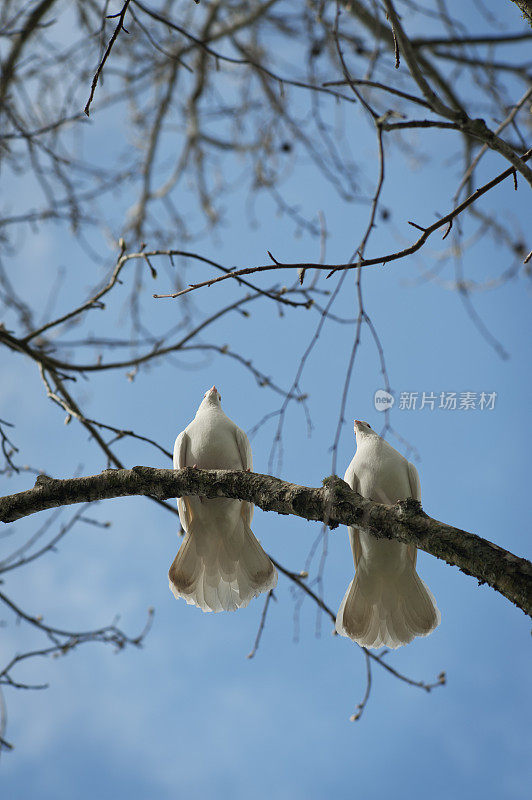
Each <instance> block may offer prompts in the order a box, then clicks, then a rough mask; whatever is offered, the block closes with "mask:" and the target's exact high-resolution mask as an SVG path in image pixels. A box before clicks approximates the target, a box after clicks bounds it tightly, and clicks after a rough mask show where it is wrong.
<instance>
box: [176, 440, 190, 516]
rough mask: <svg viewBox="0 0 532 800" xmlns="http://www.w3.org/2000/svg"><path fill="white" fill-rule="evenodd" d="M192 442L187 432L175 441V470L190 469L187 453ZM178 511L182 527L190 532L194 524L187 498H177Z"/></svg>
mask: <svg viewBox="0 0 532 800" xmlns="http://www.w3.org/2000/svg"><path fill="white" fill-rule="evenodd" d="M189 444H190V440H189V438H188V433H187V432H186V430H185V431H181V433H180V434H179V436H178V437H177V439H176V440H175V445H174V469H183V467H188V466H189V465H188V464H187V453H188V449H189ZM177 510H178V511H179V519H180V521H181V525H182V526H183V529H184V530H185V531H188V529H189V528H190V523H191V522H192V507H191V505H190V502H189V501H188V498H186V497H178V498H177Z"/></svg>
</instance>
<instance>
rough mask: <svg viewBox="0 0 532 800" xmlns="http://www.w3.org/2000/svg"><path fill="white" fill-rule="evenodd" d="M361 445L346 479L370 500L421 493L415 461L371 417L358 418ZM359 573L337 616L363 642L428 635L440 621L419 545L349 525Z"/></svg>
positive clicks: (397, 643)
mask: <svg viewBox="0 0 532 800" xmlns="http://www.w3.org/2000/svg"><path fill="white" fill-rule="evenodd" d="M355 433H356V438H357V451H356V453H355V456H354V458H353V460H352V461H351V463H350V465H349V467H348V468H347V471H346V473H345V481H346V482H347V483H348V484H349V485H350V486H351V488H352V489H354V490H355V491H356V492H358V493H359V494H361V495H362V496H363V497H367V498H369V499H370V500H375V501H377V502H379V503H385V504H386V505H393V503H395V502H396V501H397V500H403V499H406V498H408V497H413V498H414V499H416V500H420V499H421V488H420V483H419V476H418V473H417V470H416V468H415V466H414V465H413V464H410V463H409V462H408V461H407V460H406V458H404V457H403V456H402V455H401V454H400V453H398V452H397V450H395V449H394V448H393V447H392V446H391V445H390V444H388V442H385V441H384V439H381V437H380V436H378V434H376V433H375V431H373V430H371V428H370V427H369V425H367V423H363V422H359V421H358V420H356V421H355ZM349 538H350V541H351V548H352V551H353V558H354V561H355V567H356V575H355V577H354V578H353V580H352V581H351V583H350V584H349V586H348V588H347V591H346V593H345V595H344V598H343V600H342V603H341V605H340V608H339V610H338V614H337V617H336V630H337V631H338V633H339V634H341V635H342V636H347V637H349V638H350V639H353V640H354V641H355V642H358V644H360V645H362V646H363V647H390V648H396V647H401V645H405V644H408V642H411V641H412V639H414V637H416V636H427V635H428V634H429V633H431V632H432V631H433V630H434V629H435V628H436V627H437V626H438V625H439V623H440V620H441V615H440V612H439V611H438V608H437V606H436V602H435V600H434V597H433V595H432V594H431V592H430V591H429V589H428V587H427V586H426V584H425V583H424V582H423V581H422V580H421V578H420V577H419V575H418V574H417V572H416V566H415V565H416V550H415V548H414V547H412V546H410V545H406V544H402V543H401V542H392V541H386V540H383V539H377V538H376V537H374V536H371V535H370V534H367V533H365V532H364V531H362V530H360V529H358V528H351V527H350V528H349Z"/></svg>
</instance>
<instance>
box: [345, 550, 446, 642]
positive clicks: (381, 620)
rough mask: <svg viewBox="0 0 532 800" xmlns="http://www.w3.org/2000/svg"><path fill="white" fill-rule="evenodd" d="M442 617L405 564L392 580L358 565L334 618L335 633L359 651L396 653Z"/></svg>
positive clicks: (425, 586)
mask: <svg viewBox="0 0 532 800" xmlns="http://www.w3.org/2000/svg"><path fill="white" fill-rule="evenodd" d="M440 620H441V615H440V612H439V610H438V607H437V606H436V601H435V599H434V596H433V595H432V593H431V592H430V590H429V589H428V587H427V585H426V584H425V582H424V581H422V580H421V578H420V577H419V575H418V574H417V572H416V570H415V568H414V567H413V566H412V565H411V564H408V565H406V566H405V569H404V570H403V571H402V572H401V573H400V574H399V575H394V576H390V575H388V576H386V577H378V578H376V577H375V576H374V575H372V574H371V573H370V572H368V571H366V570H365V569H364V568H363V567H362V568H361V564H360V563H359V568H358V569H357V573H356V575H355V577H354V578H353V580H352V581H351V583H350V584H349V586H348V589H347V592H346V593H345V596H344V599H343V600H342V603H341V605H340V608H339V610H338V615H337V617H336V630H337V632H338V633H339V634H340V635H341V636H347V637H349V638H350V639H353V640H354V641H355V642H357V643H358V644H359V645H361V646H362V647H389V648H391V649H395V648H397V647H401V646H402V645H405V644H408V643H409V642H411V641H412V639H414V637H416V636H427V635H428V634H429V633H431V632H432V631H433V630H434V629H435V628H436V627H437V626H438V625H439V624H440Z"/></svg>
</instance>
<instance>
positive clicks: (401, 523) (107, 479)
mask: <svg viewBox="0 0 532 800" xmlns="http://www.w3.org/2000/svg"><path fill="white" fill-rule="evenodd" d="M130 495H144V496H149V497H155V498H157V499H159V500H166V499H168V498H170V497H183V496H184V495H200V496H202V497H209V498H212V497H231V498H235V499H240V500H247V501H248V502H251V503H254V504H255V505H257V506H259V508H262V509H263V510H264V511H275V512H277V513H278V514H293V515H295V516H298V517H303V518H304V519H307V520H316V521H320V522H325V523H327V524H328V525H329V527H331V528H335V527H337V526H338V525H340V524H342V525H356V526H358V527H359V528H361V529H363V530H366V531H367V532H368V533H372V534H373V535H374V536H376V537H378V538H381V539H398V540H399V541H401V542H406V543H409V544H414V545H415V546H416V547H419V548H420V549H421V550H424V551H425V552H426V553H430V554H431V555H433V556H435V557H436V558H439V559H441V560H443V561H446V562H447V563H448V564H452V565H454V566H457V567H459V568H460V569H461V570H462V572H465V573H466V574H467V575H472V576H473V577H475V578H477V579H478V580H479V582H480V583H487V584H489V585H490V586H491V587H492V588H493V589H495V590H496V591H498V592H500V594H502V595H504V596H505V597H506V598H507V599H508V600H510V601H511V602H512V603H514V604H515V605H516V606H518V608H521V609H522V610H523V611H524V612H525V613H526V614H528V615H529V616H532V564H531V563H530V562H529V561H527V560H526V559H524V558H519V557H518V556H515V555H513V554H512V553H509V552H508V551H507V550H504V549H503V548H502V547H498V546H497V545H495V544H492V543H491V542H488V541H486V540H485V539H482V538H480V537H479V536H476V535H475V534H472V533H467V532H466V531H463V530H460V529H459V528H453V527H452V526H450V525H446V524H445V523H443V522H439V521H438V520H435V519H432V518H431V517H429V516H428V515H427V514H425V512H424V511H423V510H422V508H421V505H420V503H418V502H416V501H415V500H401V501H400V502H398V503H396V504H395V505H394V506H391V507H390V506H384V505H381V504H380V503H374V502H372V501H371V500H366V499H365V498H363V497H361V496H360V495H358V494H357V493H356V492H353V491H352V490H351V489H350V488H349V486H348V485H347V484H346V483H345V482H344V481H342V480H340V478H337V477H335V476H332V477H330V478H326V479H325V480H324V482H323V488H309V487H306V486H298V485H296V484H293V483H287V482H286V481H282V480H279V478H275V477H272V476H270V475H260V474H258V473H246V472H240V471H236V470H200V469H193V468H190V467H187V468H185V469H182V470H175V471H174V470H171V469H154V468H153V467H133V468H132V469H117V470H113V469H111V470H105V471H104V472H102V473H100V474H99V475H91V476H88V477H84V478H67V479H64V480H56V479H53V478H49V477H47V476H42V475H41V476H39V477H38V478H37V480H36V482H35V486H34V488H33V489H29V490H28V491H25V492H19V493H18V494H14V495H9V496H7V497H3V498H0V521H1V522H13V521H14V520H17V519H21V518H22V517H26V516H29V515H30V514H35V513H36V512H38V511H43V510H44V509H48V508H56V507H58V506H63V505H70V504H72V503H82V502H83V503H85V502H88V501H92V500H102V499H108V498H112V497H125V496H130Z"/></svg>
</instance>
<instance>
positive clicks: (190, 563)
mask: <svg viewBox="0 0 532 800" xmlns="http://www.w3.org/2000/svg"><path fill="white" fill-rule="evenodd" d="M168 578H169V583H170V589H171V590H172V593H173V595H174V597H182V598H183V599H184V600H186V602H187V603H189V604H190V605H195V606H198V607H199V608H201V609H202V611H213V612H215V613H217V612H219V611H236V609H238V608H244V607H245V606H247V605H248V603H249V601H250V600H251V599H252V598H253V597H257V596H258V595H259V594H261V592H266V591H269V590H270V589H273V588H274V587H275V586H276V585H277V570H276V569H275V567H274V566H273V564H272V562H271V561H270V559H269V558H268V556H267V555H266V553H265V552H264V550H263V549H262V547H261V545H260V543H259V541H258V539H256V537H255V536H254V534H253V532H252V530H251V528H250V527H249V525H248V524H247V523H246V522H245V520H244V518H243V517H242V516H240V517H239V518H238V521H237V523H236V526H235V529H234V530H233V531H232V532H231V533H230V534H229V535H218V534H217V532H215V531H208V532H205V531H204V530H202V527H201V525H200V522H199V521H197V522H196V521H195V520H193V521H192V523H191V525H190V527H189V530H188V532H187V534H186V535H185V539H184V541H183V544H182V545H181V547H180V549H179V552H178V553H177V556H176V557H175V559H174V561H173V563H172V566H171V567H170V570H169V572H168Z"/></svg>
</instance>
